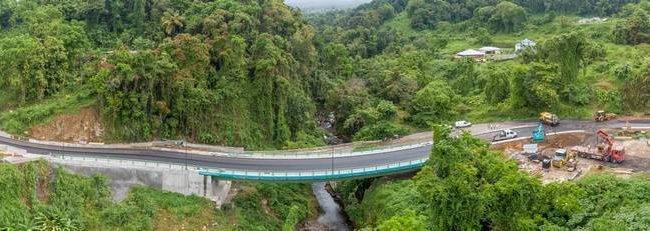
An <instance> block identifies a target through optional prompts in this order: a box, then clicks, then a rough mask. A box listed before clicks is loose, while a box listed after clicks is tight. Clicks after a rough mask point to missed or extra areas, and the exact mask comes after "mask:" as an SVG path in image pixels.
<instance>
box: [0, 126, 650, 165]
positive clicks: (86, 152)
mask: <svg viewBox="0 0 650 231" xmlns="http://www.w3.org/2000/svg"><path fill="white" fill-rule="evenodd" d="M536 125H537V122H533V121H528V122H526V121H524V122H506V123H494V124H477V125H474V126H472V127H470V128H468V129H466V130H467V131H469V132H471V133H472V134H475V135H477V136H478V137H481V138H484V139H489V138H491V137H492V136H493V135H494V132H496V131H497V130H496V129H507V128H513V129H512V130H514V131H517V132H518V133H519V135H520V136H530V134H531V133H532V131H533V130H534V129H535V128H536ZM622 126H632V127H650V119H649V120H635V121H629V122H625V121H620V120H617V121H610V122H605V123H596V122H593V121H561V124H560V125H559V126H557V127H553V128H551V127H546V128H547V132H560V131H569V130H586V131H596V130H597V129H598V128H606V127H610V128H614V127H622ZM0 144H2V145H8V146H13V147H17V148H21V149H25V150H27V152H29V153H34V154H44V155H52V154H65V155H69V156H87V157H102V158H119V159H129V160H144V161H156V162H164V163H175V164H188V165H194V166H197V167H203V168H221V169H232V170H247V171H319V170H324V171H326V170H332V169H335V170H339V169H352V168H363V167H373V166H379V165H385V164H388V163H396V162H403V161H410V160H419V159H422V158H425V157H427V156H428V155H429V151H430V149H431V146H430V145H427V146H423V147H418V148H413V149H405V150H398V151H386V152H380V153H374V154H368V155H358V156H341V157H335V158H305V159H295V158H294V159H281V158H279V159H273V158H251V157H237V156H236V155H237V154H232V155H229V156H211V155H201V154H192V153H187V152H184V151H182V150H179V151H176V150H154V149H135V148H133V149H131V148H96V147H93V148H89V147H66V146H57V145H47V144H37V143H30V142H26V141H21V140H15V139H10V138H6V137H0Z"/></svg>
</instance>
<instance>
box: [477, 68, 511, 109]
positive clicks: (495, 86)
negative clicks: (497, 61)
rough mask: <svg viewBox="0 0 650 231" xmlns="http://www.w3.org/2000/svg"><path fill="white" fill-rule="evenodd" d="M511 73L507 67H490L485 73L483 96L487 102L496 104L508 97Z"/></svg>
mask: <svg viewBox="0 0 650 231" xmlns="http://www.w3.org/2000/svg"><path fill="white" fill-rule="evenodd" d="M512 74H513V73H512V71H510V70H509V68H508V67H504V68H500V67H497V66H490V67H489V68H488V70H487V71H486V72H485V77H484V79H485V81H486V83H485V89H484V92H485V96H486V97H487V100H488V102H490V103H492V104H498V103H501V102H504V101H505V100H506V99H508V98H509V97H510V79H512Z"/></svg>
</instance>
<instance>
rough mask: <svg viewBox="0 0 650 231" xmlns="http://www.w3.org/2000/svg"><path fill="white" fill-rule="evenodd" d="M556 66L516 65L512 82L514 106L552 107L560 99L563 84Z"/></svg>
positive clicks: (537, 64)
mask: <svg viewBox="0 0 650 231" xmlns="http://www.w3.org/2000/svg"><path fill="white" fill-rule="evenodd" d="M555 72H556V69H555V67H554V66H549V65H544V64H541V63H529V64H528V67H522V66H519V67H516V69H515V73H514V78H513V79H512V84H511V97H512V100H513V105H512V106H513V107H515V108H517V107H521V108H530V109H550V108H552V107H553V106H556V105H557V103H558V102H559V100H560V96H559V93H558V91H559V89H560V87H561V86H562V85H561V82H560V80H559V79H558V77H557V75H555Z"/></svg>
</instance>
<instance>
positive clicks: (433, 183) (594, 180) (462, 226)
mask: <svg viewBox="0 0 650 231" xmlns="http://www.w3.org/2000/svg"><path fill="white" fill-rule="evenodd" d="M448 133H449V131H448V130H447V131H446V130H445V129H444V128H442V127H440V128H438V129H436V131H435V133H434V136H435V140H436V145H435V146H434V147H433V150H432V151H431V156H430V160H429V162H428V163H427V164H426V166H425V167H424V168H423V169H422V171H420V172H419V173H418V174H417V175H416V176H415V177H413V179H408V180H392V181H391V180H389V181H386V180H384V179H381V178H380V179H375V180H372V179H366V180H356V181H348V182H344V183H343V184H341V185H340V186H339V187H338V188H337V190H338V191H339V193H340V194H341V195H342V196H343V199H344V200H345V202H346V204H347V206H346V211H347V212H348V214H349V215H350V218H351V219H352V220H353V221H354V222H355V224H356V225H357V227H358V228H363V227H369V228H373V227H374V228H378V229H379V230H425V229H426V230H485V229H490V230H536V229H541V230H647V229H648V228H650V220H649V219H648V217H647V215H648V212H649V210H648V207H649V206H650V195H648V193H647V191H648V190H650V177H648V176H647V175H637V176H634V177H632V178H629V179H622V178H619V177H616V176H613V175H607V174H597V175H590V176H586V177H584V178H581V179H580V180H577V181H575V182H565V183H551V184H548V185H542V184H541V182H540V180H539V179H537V178H534V177H532V176H530V175H528V174H527V173H525V172H521V171H519V170H518V168H517V164H516V163H515V162H514V161H512V160H507V159H506V157H504V156H503V155H502V153H499V152H494V151H490V150H489V149H488V144H487V143H485V142H484V141H481V140H479V139H477V138H474V137H471V136H470V135H468V134H465V135H462V136H461V137H460V138H448Z"/></svg>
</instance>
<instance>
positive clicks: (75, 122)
mask: <svg viewBox="0 0 650 231" xmlns="http://www.w3.org/2000/svg"><path fill="white" fill-rule="evenodd" d="M100 121H101V117H100V115H99V110H97V108H94V107H87V108H83V109H81V110H80V111H79V112H77V113H74V114H65V115H60V116H57V117H55V118H54V119H53V120H52V121H50V122H49V123H46V124H42V125H37V126H34V127H32V128H31V129H29V131H28V135H29V136H30V137H31V138H34V139H39V140H50V141H65V142H101V141H102V134H103V131H104V129H103V127H102V125H101V122H100Z"/></svg>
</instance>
